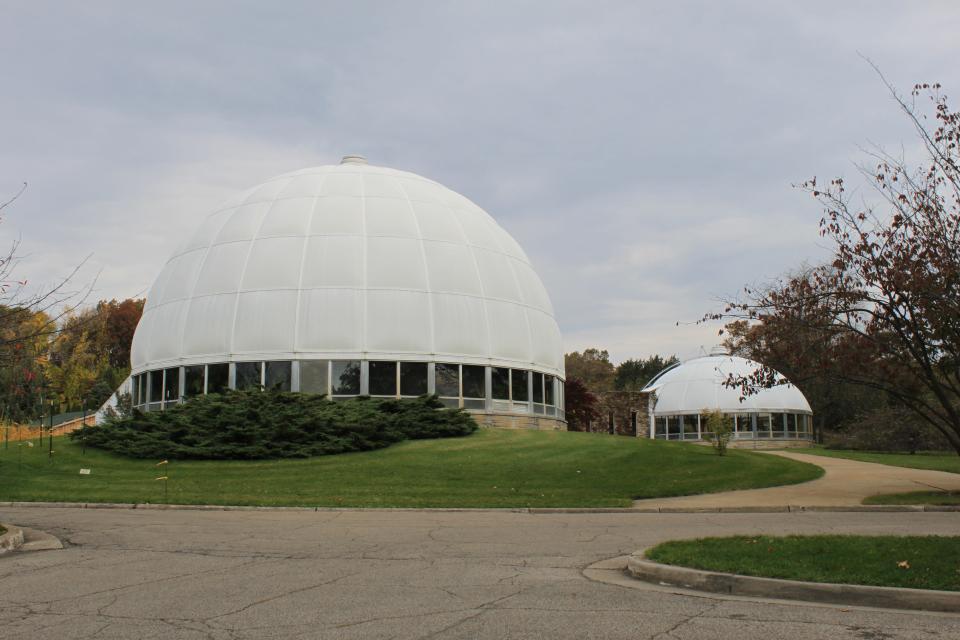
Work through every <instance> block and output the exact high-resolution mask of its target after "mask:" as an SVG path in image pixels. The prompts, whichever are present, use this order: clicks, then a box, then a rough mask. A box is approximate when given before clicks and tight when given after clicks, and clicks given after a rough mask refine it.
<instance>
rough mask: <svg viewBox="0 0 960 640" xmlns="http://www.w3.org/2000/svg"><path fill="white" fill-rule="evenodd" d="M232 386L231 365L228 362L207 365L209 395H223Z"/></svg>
mask: <svg viewBox="0 0 960 640" xmlns="http://www.w3.org/2000/svg"><path fill="white" fill-rule="evenodd" d="M229 385H230V365H229V364H227V363H226V362H222V363H220V364H208V365H207V393H223V392H224V391H226V390H227V388H228V387H229Z"/></svg>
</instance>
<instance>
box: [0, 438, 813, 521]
mask: <svg viewBox="0 0 960 640" xmlns="http://www.w3.org/2000/svg"><path fill="white" fill-rule="evenodd" d="M47 446H48V443H47V441H46V440H44V442H43V447H42V448H41V447H37V446H34V447H27V446H22V447H18V444H17V443H13V442H11V443H10V444H9V448H3V445H2V444H0V501H8V500H20V501H71V502H127V503H133V502H137V503H143V502H152V503H159V502H170V503H176V504H229V505H274V506H311V507H312V506H322V507H626V506H629V505H630V503H631V500H633V499H635V498H651V497H661V496H675V495H686V494H692V493H704V492H713V491H727V490H732V489H750V488H756V487H767V486H773V485H780V484H793V483H797V482H804V481H807V480H812V479H814V478H817V477H819V476H820V475H821V474H822V470H821V469H820V468H819V467H815V466H813V465H808V464H803V463H800V462H795V461H792V460H787V459H785V458H780V457H777V456H770V455H763V454H758V453H752V452H747V451H730V452H729V454H728V455H727V456H725V457H720V456H717V455H716V454H715V453H714V452H713V451H712V450H711V449H710V448H709V447H703V446H697V445H692V444H682V443H672V442H662V441H651V440H647V439H635V438H624V437H613V436H606V435H600V434H587V433H563V432H535V431H506V430H493V429H481V430H480V431H478V432H477V433H475V434H474V435H471V436H468V437H463V438H446V439H440V440H419V441H408V442H403V443H400V444H397V445H393V446H391V447H388V448H386V449H381V450H378V451H370V452H363V453H348V454H340V455H333V456H323V457H317V458H308V459H296V460H262V461H170V463H169V464H167V465H161V466H159V467H158V466H155V462H159V461H145V460H136V459H131V458H124V457H120V456H117V455H113V454H109V453H104V452H102V451H97V450H95V449H92V448H87V450H86V453H85V454H84V453H82V452H81V447H80V445H79V444H75V443H71V442H69V441H68V440H67V439H66V438H54V441H53V449H54V453H53V455H52V456H50V455H48V452H47ZM81 468H85V469H90V475H80V469H81ZM164 475H166V476H168V477H169V481H167V491H168V493H167V495H166V497H164V487H163V485H164V481H162V480H160V481H158V480H156V478H157V477H159V476H164Z"/></svg>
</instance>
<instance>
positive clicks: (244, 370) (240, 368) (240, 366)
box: [234, 362, 262, 390]
mask: <svg viewBox="0 0 960 640" xmlns="http://www.w3.org/2000/svg"><path fill="white" fill-rule="evenodd" d="M260 364H261V363H259V362H238V363H237V364H236V372H237V373H236V376H237V377H236V383H235V385H234V388H235V389H241V390H242V389H259V388H260V386H261V385H262V381H261V380H260Z"/></svg>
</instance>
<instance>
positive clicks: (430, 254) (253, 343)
mask: <svg viewBox="0 0 960 640" xmlns="http://www.w3.org/2000/svg"><path fill="white" fill-rule="evenodd" d="M131 360H132V363H131V364H132V381H133V384H132V392H133V396H134V403H135V405H137V406H141V407H145V408H147V409H159V408H163V407H164V406H165V405H167V404H170V403H176V402H179V401H181V400H182V399H183V398H188V397H190V396H193V395H197V394H202V393H208V392H214V391H219V390H223V389H226V388H237V389H243V388H251V387H257V386H264V387H268V388H273V387H278V388H281V389H287V390H293V391H304V392H316V393H325V394H327V395H328V396H329V397H331V398H333V399H339V398H348V397H352V396H358V395H371V396H383V397H403V396H419V395H422V394H427V393H436V394H438V395H439V396H440V397H441V399H442V400H443V401H444V403H446V404H447V405H449V406H460V407H465V408H466V409H468V410H471V411H476V412H478V413H480V414H483V415H485V416H487V417H488V419H487V420H486V422H488V423H491V424H494V423H495V424H508V425H510V426H529V427H535V428H564V426H565V422H564V412H563V379H564V371H563V347H562V343H561V340H560V331H559V328H558V326H557V323H556V321H555V320H554V317H553V307H552V305H551V303H550V298H549V296H548V295H547V292H546V290H545V289H544V287H543V284H542V283H541V281H540V278H539V277H538V276H537V274H536V272H535V271H534V269H533V267H532V266H531V264H530V260H529V259H528V258H527V256H526V254H525V253H524V252H523V249H521V248H520V246H519V245H518V244H517V242H516V241H515V240H514V239H513V238H512V237H511V236H510V234H508V233H507V232H506V231H504V230H503V229H502V228H501V227H500V226H499V225H498V224H497V223H496V221H495V220H494V219H493V218H492V217H490V216H489V215H488V214H487V213H486V212H485V211H483V209H481V208H480V207H478V206H477V205H475V204H474V203H472V202H471V201H470V200H468V199H467V198H465V197H463V196H462V195H460V194H458V193H455V192H453V191H451V190H450V189H447V188H445V187H443V186H442V185H440V184H437V183H436V182H433V181H431V180H428V179H426V178H422V177H420V176H418V175H415V174H412V173H407V172H404V171H397V170H395V169H388V168H384V167H377V166H371V165H369V164H367V162H366V160H365V159H364V158H362V157H360V156H347V157H345V158H344V159H343V160H342V162H341V163H340V164H339V165H333V166H321V167H314V168H309V169H303V170H301V171H296V172H293V173H288V174H285V175H281V176H278V177H276V178H273V179H271V180H268V181H266V182H264V183H263V184H261V185H258V186H256V187H253V188H252V189H249V190H248V191H245V192H243V193H241V194H239V195H238V196H237V197H236V198H235V199H233V200H232V201H230V202H228V203H227V204H225V205H224V206H223V207H221V208H220V209H218V210H217V211H214V212H213V213H212V214H210V215H209V216H208V217H207V218H206V219H205V220H203V222H202V223H201V224H200V226H199V228H198V229H197V231H196V232H195V233H193V235H192V236H191V237H189V238H188V239H187V240H186V241H185V242H184V243H183V244H182V245H181V246H180V248H178V249H177V250H176V251H175V252H174V254H173V256H171V258H170V259H169V261H168V262H167V263H166V265H165V266H164V267H163V269H162V271H161V272H160V275H159V276H158V277H157V279H156V281H155V282H154V284H153V287H152V288H151V289H150V292H149V293H148V295H147V301H146V305H145V307H144V313H143V317H142V319H141V320H140V324H139V326H138V327H137V330H136V334H135V335H134V339H133V346H132V351H131Z"/></svg>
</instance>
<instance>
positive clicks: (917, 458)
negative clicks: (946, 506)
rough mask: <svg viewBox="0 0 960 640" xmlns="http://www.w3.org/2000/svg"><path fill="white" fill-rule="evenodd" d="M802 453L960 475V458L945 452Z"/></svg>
mask: <svg viewBox="0 0 960 640" xmlns="http://www.w3.org/2000/svg"><path fill="white" fill-rule="evenodd" d="M803 453H810V454H813V455H817V456H829V457H831V458H847V459H849V460H860V461H861V462H878V463H880V464H889V465H893V466H894V467H909V468H911V469H931V470H933V471H949V472H951V473H960V456H958V455H957V454H955V453H947V452H932V451H931V452H919V453H915V454H909V453H880V452H874V451H848V450H840V449H821V448H819V447H814V448H810V449H804V450H803Z"/></svg>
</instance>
